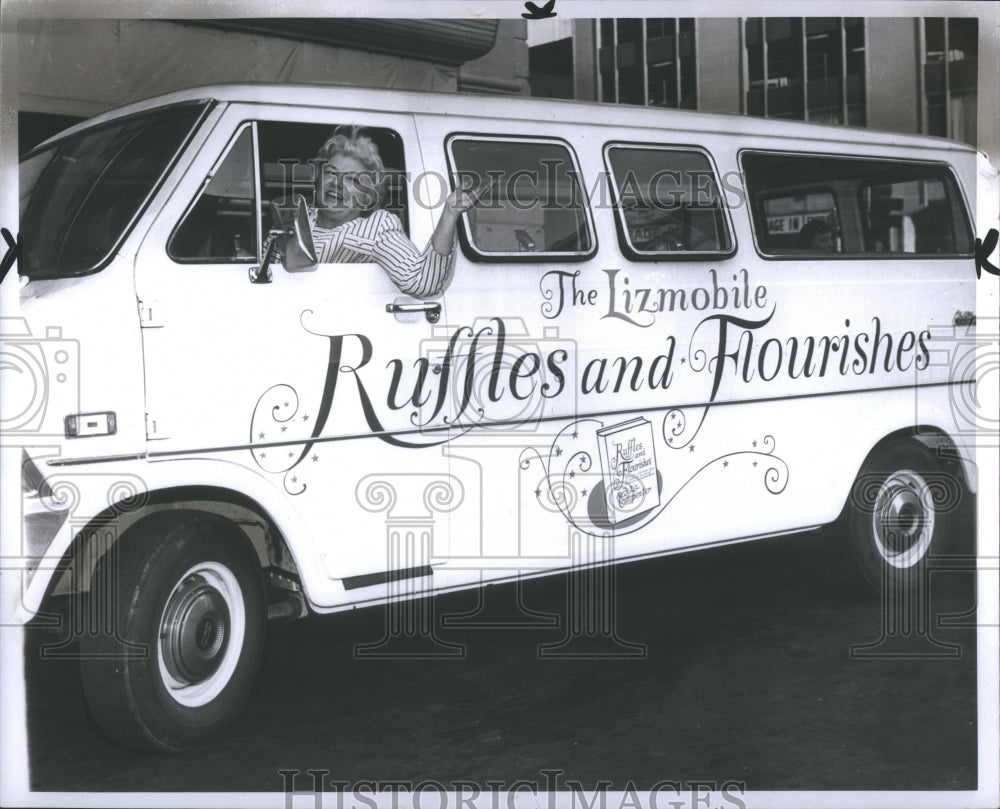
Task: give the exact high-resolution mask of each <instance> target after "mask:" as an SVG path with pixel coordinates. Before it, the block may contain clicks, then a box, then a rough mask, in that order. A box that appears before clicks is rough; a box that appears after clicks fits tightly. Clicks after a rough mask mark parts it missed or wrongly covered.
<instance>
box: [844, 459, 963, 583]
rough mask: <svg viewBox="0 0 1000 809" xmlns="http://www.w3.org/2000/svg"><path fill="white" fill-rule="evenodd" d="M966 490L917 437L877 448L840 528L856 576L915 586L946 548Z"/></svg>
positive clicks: (863, 470)
mask: <svg viewBox="0 0 1000 809" xmlns="http://www.w3.org/2000/svg"><path fill="white" fill-rule="evenodd" d="M960 493H961V485H960V482H959V481H958V480H957V478H956V477H955V476H954V475H952V474H948V473H946V472H945V471H944V470H943V469H942V467H941V466H940V464H938V462H937V460H936V459H935V458H934V456H933V455H932V454H931V452H930V451H929V450H927V449H926V448H925V447H924V446H923V444H920V443H919V442H917V441H914V440H907V441H903V442H899V443H895V444H891V445H889V446H887V447H884V448H882V449H880V450H877V451H876V452H874V453H873V454H872V455H871V456H870V457H869V458H868V460H867V461H866V462H865V464H864V466H863V467H862V468H861V471H860V472H859V473H858V477H857V478H856V479H855V482H854V486H853V487H852V489H851V495H850V498H849V499H848V502H847V506H846V507H845V513H844V515H843V516H842V518H841V520H840V525H839V527H840V528H841V530H839V531H837V532H836V533H837V534H838V535H839V536H838V537H837V539H838V540H839V541H838V542H837V545H836V546H835V547H834V550H835V551H836V552H837V554H838V557H839V561H843V562H846V567H847V571H846V572H847V573H848V575H849V576H850V578H851V579H852V581H853V582H855V583H858V584H861V585H863V586H864V588H865V589H867V590H869V591H874V592H882V591H883V590H884V589H885V588H886V587H887V586H891V587H893V588H896V589H898V588H900V587H902V588H910V587H912V586H914V585H915V584H916V583H917V581H918V577H919V576H921V575H923V573H924V569H925V567H926V564H927V559H928V557H929V556H931V555H932V554H939V553H941V549H942V547H943V545H944V544H945V542H946V540H947V536H948V531H949V530H950V523H951V520H950V519H949V518H950V516H951V513H952V512H953V511H954V508H955V507H956V506H957V504H958V498H959V496H960ZM844 534H846V536H844ZM845 544H846V546H847V547H846V548H844V545H845ZM845 557H846V558H845Z"/></svg>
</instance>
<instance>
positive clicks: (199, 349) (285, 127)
mask: <svg viewBox="0 0 1000 809" xmlns="http://www.w3.org/2000/svg"><path fill="white" fill-rule="evenodd" d="M271 112H272V115H270V116H268V117H262V116H261V114H260V108H254V107H240V106H234V107H232V108H230V109H229V110H228V111H227V112H226V113H225V115H224V116H223V117H222V118H221V120H220V122H219V124H218V125H217V126H216V127H215V129H214V131H213V133H212V135H211V136H210V137H209V139H208V140H207V141H206V142H205V143H204V144H203V146H202V147H201V148H200V151H199V152H198V154H196V155H194V156H193V157H192V159H191V162H190V167H189V169H188V171H187V172H186V174H185V175H184V177H183V179H182V180H181V181H180V183H179V184H178V186H177V188H176V191H175V193H173V195H172V196H171V198H170V200H169V202H168V203H167V204H166V205H165V206H164V208H163V210H162V213H161V215H160V217H159V218H158V220H157V222H156V224H155V225H154V227H153V229H152V230H151V232H150V233H149V235H148V237H147V238H146V240H145V242H144V244H143V246H142V248H141V251H140V253H139V255H138V257H137V264H136V272H135V277H136V291H137V296H138V298H139V306H140V310H141V313H142V325H143V329H142V334H143V350H144V355H145V363H146V380H145V383H146V402H147V411H148V416H147V418H148V430H147V433H148V454H149V458H150V459H151V460H154V461H167V462H171V463H181V462H188V465H187V467H186V471H185V472H184V473H183V474H184V475H185V476H190V475H196V476H197V480H195V479H193V478H192V479H191V480H190V482H192V483H194V482H198V483H202V484H204V483H209V482H212V483H214V484H215V485H218V486H220V487H224V488H234V489H237V490H239V489H240V484H239V481H240V480H248V479H250V478H253V479H254V480H255V481H256V482H258V483H259V480H260V479H263V480H266V481H267V483H268V484H270V486H272V487H274V489H275V490H277V491H278V492H280V495H281V496H282V497H285V498H287V500H288V502H289V503H291V504H292V505H293V507H294V509H295V510H296V511H297V512H298V514H300V515H301V517H302V519H303V521H304V523H305V524H306V525H307V526H308V527H309V529H310V532H311V538H310V539H311V541H312V542H313V543H314V544H315V547H316V548H318V549H320V550H321V551H322V554H323V558H324V560H325V567H326V572H327V575H328V576H330V577H331V578H338V579H341V580H344V584H345V586H347V587H348V588H351V587H353V586H357V587H361V586H364V585H365V584H366V583H380V582H384V581H386V577H385V576H384V575H381V577H380V572H381V573H383V574H384V571H386V570H389V569H393V570H399V569H406V570H408V571H409V572H410V574H411V575H412V576H414V577H421V576H423V575H425V574H427V573H428V571H429V569H430V567H431V566H432V565H433V564H435V563H436V562H435V558H436V555H440V554H441V553H444V552H446V550H447V541H448V522H447V519H446V517H447V512H448V510H449V508H451V507H452V505H453V504H454V502H455V500H456V498H457V497H458V496H459V493H460V491H459V490H460V486H461V484H460V483H459V482H458V481H456V480H455V479H454V478H453V477H452V476H451V475H450V474H449V471H448V458H447V456H446V455H445V454H444V453H443V452H442V449H441V447H442V445H443V444H444V443H445V442H446V441H447V438H448V430H449V427H448V424H447V422H446V420H445V419H444V418H443V416H442V415H441V414H440V413H433V414H429V413H428V412H427V411H425V410H423V409H422V408H423V407H424V406H425V405H427V402H428V401H433V400H434V395H433V394H434V391H433V386H434V383H435V381H436V379H437V377H435V375H434V374H433V372H432V371H431V368H430V362H429V360H427V359H426V358H425V359H423V360H421V359H420V352H421V351H422V350H423V349H425V348H426V347H427V346H428V345H432V344H435V343H434V340H435V338H436V334H435V332H434V324H433V322H432V321H434V320H435V319H436V316H437V314H438V312H439V311H440V309H439V304H438V302H435V301H427V302H421V301H416V300H415V299H412V298H409V297H407V296H405V295H403V294H402V293H401V292H400V291H399V289H397V288H396V287H395V285H394V284H393V283H392V282H391V281H390V280H389V278H388V276H387V274H386V273H385V272H384V271H383V269H382V268H381V267H380V266H379V265H377V264H374V263H372V264H362V263H352V264H326V265H320V266H319V267H318V268H316V269H315V270H313V271H304V272H289V271H286V270H285V269H284V268H283V267H282V265H281V264H280V263H278V262H274V263H272V264H271V266H270V278H269V279H267V278H266V277H265V278H261V279H260V280H261V281H262V282H261V283H252V282H251V278H250V275H251V271H256V270H257V269H258V268H260V266H261V260H262V256H263V253H264V247H265V242H266V239H267V233H268V229H269V226H270V217H271V213H270V210H271V206H270V203H271V202H272V201H278V202H279V203H281V204H289V202H290V200H292V199H293V195H294V194H302V195H303V196H305V197H306V198H307V202H309V203H310V204H311V203H313V201H314V196H313V188H314V182H313V181H314V176H315V174H314V172H315V170H316V169H317V164H316V161H315V156H316V154H317V152H318V150H319V149H320V147H321V146H322V145H323V144H324V142H325V141H326V140H327V139H328V138H329V137H330V136H331V135H332V134H333V131H334V129H335V127H337V126H340V125H345V124H346V125H357V124H361V125H364V126H365V127H366V133H367V135H368V136H369V137H370V138H371V140H372V141H373V143H374V144H375V146H376V147H377V148H378V149H379V151H380V153H381V156H382V159H383V162H384V163H385V165H386V166H387V167H391V168H392V169H394V170H396V173H395V174H394V175H393V179H392V181H391V182H390V183H389V185H390V186H391V190H390V193H389V203H388V206H387V207H389V209H390V210H394V211H395V213H396V214H397V215H398V216H399V217H400V219H401V220H402V221H403V222H404V225H405V226H408V227H409V228H410V229H411V230H410V232H411V233H412V234H416V235H417V243H418V244H420V246H421V247H422V246H423V244H424V243H426V241H427V240H428V239H429V237H430V232H431V231H430V212H429V211H426V210H423V209H420V208H418V207H415V206H413V205H412V204H411V196H410V189H409V187H408V185H407V183H406V181H405V175H404V172H405V171H406V170H407V169H410V168H417V169H419V162H418V161H419V151H418V149H417V145H416V140H415V133H414V130H413V124H412V120H411V119H410V118H409V117H407V116H403V115H378V114H372V113H369V112H367V111H357V110H355V111H350V110H348V111H323V112H318V111H317V110H315V109H308V110H297V109H291V108H282V109H280V110H273V111H271ZM278 119H280V120H278ZM310 160H312V161H313V162H312V163H310ZM400 304H409V305H411V306H409V307H407V306H403V307H402V309H404V310H405V309H407V308H411V309H412V310H413V311H400V307H399V305H400ZM394 307H395V311H390V310H391V309H394ZM428 341H430V342H428ZM192 459H197V463H190V461H191V460H192ZM204 461H210V462H212V463H211V465H206V464H204V463H203V462H204ZM199 470H204V471H199ZM185 479H186V477H185ZM400 520H403V522H402V523H401V522H400ZM407 520H409V522H406V521H407ZM401 526H402V528H401ZM407 526H408V527H407ZM414 526H415V527H414ZM390 529H391V530H390ZM397 529H400V530H397ZM299 539H300V538H298V537H289V540H290V542H291V543H292V545H293V547H294V545H295V543H296V541H298V540H299ZM400 543H403V544H400ZM406 543H409V544H406ZM427 581H430V580H429V579H427ZM361 592H362V593H363V592H364V591H361ZM310 596H311V597H312V598H313V599H314V600H315V601H317V602H318V603H321V602H322V601H323V599H324V598H325V599H326V603H331V602H330V599H332V598H334V597H335V595H334V591H333V590H331V593H330V594H327V596H324V595H323V594H314V593H311V594H310ZM340 597H341V598H342V597H343V596H340Z"/></svg>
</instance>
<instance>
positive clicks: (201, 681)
mask: <svg viewBox="0 0 1000 809" xmlns="http://www.w3.org/2000/svg"><path fill="white" fill-rule="evenodd" d="M246 632H247V608H246V602H245V600H244V595H243V591H242V589H241V587H240V583H239V581H238V580H237V578H236V576H235V575H234V574H233V571H232V570H230V569H229V568H228V567H227V566H226V565H223V564H220V563H218V562H202V563H200V564H197V565H195V566H194V567H192V568H190V569H189V570H188V571H187V572H186V573H185V574H184V575H183V576H181V577H180V578H179V579H178V581H177V584H176V585H174V588H173V590H172V591H171V592H170V595H169V596H168V597H167V603H166V605H165V606H164V608H163V612H162V614H161V616H160V627H159V644H158V649H157V652H158V654H157V669H158V671H159V674H160V679H161V681H162V683H163V686H164V687H165V688H166V690H167V694H168V696H169V697H170V698H171V699H172V700H174V701H175V702H177V703H179V704H180V705H183V706H185V707H188V708H198V707H201V706H202V705H207V704H208V703H210V702H211V701H212V700H213V699H215V698H216V697H217V696H219V694H221V693H222V691H223V690H224V689H225V687H226V685H227V684H228V683H229V681H230V679H231V678H232V676H233V674H234V673H235V672H236V669H237V666H238V664H239V660H240V656H241V654H242V650H243V644H244V641H245V638H246Z"/></svg>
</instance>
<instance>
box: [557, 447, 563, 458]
mask: <svg viewBox="0 0 1000 809" xmlns="http://www.w3.org/2000/svg"><path fill="white" fill-rule="evenodd" d="M560 455H562V447H556V457H557V458H558V457H559V456H560Z"/></svg>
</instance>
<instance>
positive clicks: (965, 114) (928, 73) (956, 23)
mask: <svg viewBox="0 0 1000 809" xmlns="http://www.w3.org/2000/svg"><path fill="white" fill-rule="evenodd" d="M920 24H921V25H920V33H921V36H920V43H921V63H922V65H923V111H922V113H923V114H922V119H921V127H922V129H923V131H924V132H926V133H927V134H929V135H938V136H940V137H944V138H954V139H956V140H962V141H965V142H966V143H973V144H974V143H975V142H976V87H977V71H978V47H977V41H978V36H979V31H978V20H977V19H975V18H969V19H944V18H942V17H928V18H926V19H922V20H921V21H920Z"/></svg>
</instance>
